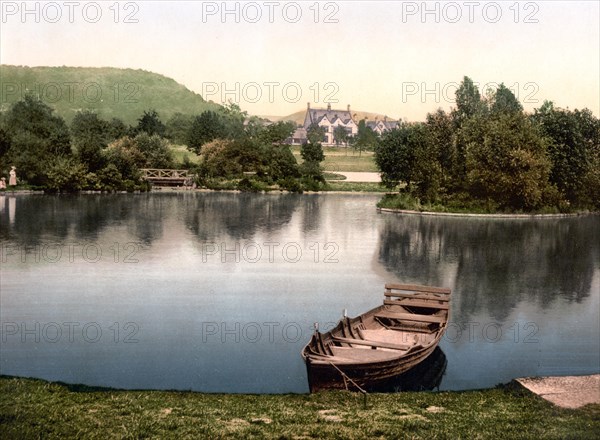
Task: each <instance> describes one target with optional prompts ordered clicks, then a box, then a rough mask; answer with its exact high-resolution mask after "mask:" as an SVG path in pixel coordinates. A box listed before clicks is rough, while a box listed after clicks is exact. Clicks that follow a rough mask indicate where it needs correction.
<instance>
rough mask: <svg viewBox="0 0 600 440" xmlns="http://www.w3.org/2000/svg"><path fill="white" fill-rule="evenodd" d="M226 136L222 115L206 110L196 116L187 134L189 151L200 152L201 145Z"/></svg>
mask: <svg viewBox="0 0 600 440" xmlns="http://www.w3.org/2000/svg"><path fill="white" fill-rule="evenodd" d="M225 138H227V126H226V123H225V121H224V119H223V117H222V116H220V115H219V114H218V113H215V112H213V111H210V110H207V111H205V112H203V113H202V114H201V115H200V116H196V117H195V118H194V120H193V122H192V125H191V127H190V130H189V132H188V136H187V146H188V149H189V150H190V151H193V152H195V153H196V154H200V152H201V149H202V146H203V145H204V144H206V143H208V142H211V141H213V140H215V139H225Z"/></svg>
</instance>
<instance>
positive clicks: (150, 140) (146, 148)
mask: <svg viewBox="0 0 600 440" xmlns="http://www.w3.org/2000/svg"><path fill="white" fill-rule="evenodd" d="M134 142H135V144H136V146H137V149H138V150H139V151H140V152H141V153H142V154H143V155H144V157H145V159H146V160H145V162H144V164H143V166H144V167H145V168H173V167H174V166H175V161H174V159H173V152H172V151H171V144H170V143H169V141H168V140H167V139H165V138H162V137H160V136H158V135H156V134H155V135H152V136H149V135H148V134H146V133H140V134H138V135H137V136H136V137H135V139H134Z"/></svg>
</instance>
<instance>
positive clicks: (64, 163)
mask: <svg viewBox="0 0 600 440" xmlns="http://www.w3.org/2000/svg"><path fill="white" fill-rule="evenodd" d="M86 174H87V169H86V167H85V165H83V164H82V163H80V162H77V161H76V160H75V159H73V158H65V157H57V158H55V159H54V160H53V161H52V163H51V164H50V165H49V166H48V167H47V170H46V188H47V189H48V190H49V191H50V192H77V191H80V190H81V189H83V188H84V187H86V186H87V182H86Z"/></svg>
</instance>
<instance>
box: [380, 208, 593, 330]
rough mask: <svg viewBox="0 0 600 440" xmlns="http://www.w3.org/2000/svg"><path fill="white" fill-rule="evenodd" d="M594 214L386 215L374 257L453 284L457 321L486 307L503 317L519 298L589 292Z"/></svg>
mask: <svg viewBox="0 0 600 440" xmlns="http://www.w3.org/2000/svg"><path fill="white" fill-rule="evenodd" d="M598 220H599V219H598V217H597V216H586V217H581V218H558V219H538V220H529V219H528V220H522V219H512V220H509V219H499V220H490V219H478V218H452V217H451V218H448V217H426V216H416V215H404V216H394V215H393V216H386V217H385V219H384V224H383V227H382V228H381V230H380V240H379V242H380V244H379V261H380V262H381V263H382V264H383V265H384V266H385V267H386V268H387V270H388V271H390V272H391V273H393V274H394V275H395V276H396V277H397V278H398V279H401V280H404V281H414V282H419V283H423V284H430V285H448V286H449V287H452V288H453V290H454V299H455V302H454V303H453V306H454V314H453V317H454V319H455V320H458V321H463V322H466V321H468V320H469V318H470V317H472V316H473V315H476V314H479V313H480V312H482V311H485V312H486V313H487V314H488V315H489V316H491V317H493V318H495V319H496V320H497V321H498V322H504V321H505V320H506V318H507V317H508V316H509V315H510V313H511V311H512V310H513V309H514V308H515V307H517V305H518V304H519V303H520V302H521V301H528V302H533V303H535V304H537V305H539V307H541V308H542V309H545V308H547V307H549V305H550V304H551V303H552V302H553V301H554V300H556V299H557V298H558V297H560V298H563V299H564V300H565V301H567V302H576V303H580V302H581V301H582V300H583V299H585V298H587V297H588V296H589V295H590V291H591V286H592V279H593V276H594V271H595V270H596V268H597V266H598V261H599V259H598V256H599V243H600V237H599V235H600V233H599V228H598Z"/></svg>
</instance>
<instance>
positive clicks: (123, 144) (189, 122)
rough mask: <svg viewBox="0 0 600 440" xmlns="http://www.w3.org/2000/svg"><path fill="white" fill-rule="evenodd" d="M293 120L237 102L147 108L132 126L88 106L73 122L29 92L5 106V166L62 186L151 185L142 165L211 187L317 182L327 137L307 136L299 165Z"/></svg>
mask: <svg viewBox="0 0 600 440" xmlns="http://www.w3.org/2000/svg"><path fill="white" fill-rule="evenodd" d="M295 128H296V127H295V124H294V123H292V122H277V123H274V124H266V123H265V121H262V120H261V119H259V118H258V117H249V116H248V114H247V113H246V112H243V111H241V109H240V108H239V106H237V105H235V104H229V105H226V106H224V107H223V109H222V111H218V112H215V111H205V112H203V113H202V114H200V115H183V114H181V113H178V114H175V115H174V116H173V117H172V118H171V119H170V120H169V121H167V123H166V124H165V123H163V122H162V121H161V119H160V117H159V115H158V113H157V112H156V111H155V110H148V111H145V112H144V113H143V115H141V116H140V118H139V119H138V121H137V124H136V125H134V126H127V125H126V124H125V123H124V122H123V121H121V120H120V119H118V118H113V119H111V120H110V121H108V120H104V119H102V118H100V117H99V116H98V115H97V114H96V113H94V112H91V111H86V110H84V111H80V112H78V113H77V114H76V115H75V117H74V118H73V120H72V122H71V124H70V125H68V124H67V123H66V122H65V121H64V119H62V118H61V117H60V116H57V115H55V114H54V111H53V109H52V108H51V107H50V106H48V105H46V104H45V103H43V102H41V101H40V100H38V99H36V98H34V97H33V96H29V95H28V96H25V98H24V99H23V100H21V101H19V102H16V103H15V104H13V105H12V106H11V108H10V109H9V110H8V111H6V112H4V113H0V173H1V174H2V175H7V173H8V169H9V168H10V167H11V166H16V168H17V173H18V176H19V180H20V183H22V184H26V185H28V186H30V187H34V188H35V187H38V188H43V189H45V190H48V191H64V192H74V191H80V190H102V191H123V190H127V191H133V190H147V189H149V186H148V184H147V182H145V181H143V180H142V179H141V173H140V169H142V168H186V169H191V170H192V171H193V172H195V173H196V175H197V176H198V181H197V183H198V184H199V185H203V186H206V187H212V188H238V189H242V190H257V189H265V188H267V187H273V186H278V187H281V188H284V189H289V190H292V191H302V190H304V189H319V188H320V187H322V185H324V178H323V173H322V169H321V167H320V162H321V161H322V160H323V158H324V156H323V152H322V147H321V144H320V142H319V141H317V140H315V141H314V143H311V142H307V143H305V145H304V146H303V148H302V157H303V158H304V163H303V164H302V165H299V164H298V163H297V161H296V159H295V157H294V155H293V154H292V152H291V150H290V148H289V146H288V145H286V144H285V143H284V142H285V140H286V139H287V138H288V137H290V136H291V134H292V132H293V131H294V129H295ZM313 139H316V138H314V137H313ZM174 144H178V145H181V144H185V145H186V146H187V149H188V150H189V152H190V154H193V155H199V156H200V160H196V161H191V160H190V159H189V157H188V156H187V155H185V156H183V159H182V160H180V161H179V162H178V161H176V160H175V158H174V155H173V145H174Z"/></svg>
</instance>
